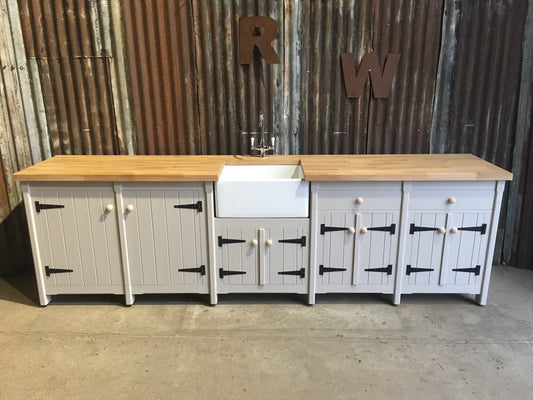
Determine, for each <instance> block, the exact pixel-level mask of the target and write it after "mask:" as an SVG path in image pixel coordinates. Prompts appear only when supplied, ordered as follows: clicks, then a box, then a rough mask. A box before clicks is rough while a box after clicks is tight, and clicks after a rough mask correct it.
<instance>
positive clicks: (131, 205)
mask: <svg viewBox="0 0 533 400" xmlns="http://www.w3.org/2000/svg"><path fill="white" fill-rule="evenodd" d="M117 192H120V193H121V204H122V207H123V209H122V210H120V213H121V219H122V224H123V227H124V233H125V234H124V241H125V243H124V247H125V253H126V256H127V265H128V270H129V276H130V282H131V290H132V294H141V293H207V292H208V265H207V243H206V240H207V237H206V220H205V209H204V208H205V192H204V187H203V185H201V184H187V183H179V184H178V183H176V184H173V183H164V184H157V183H151V184H142V183H135V184H134V183H124V184H121V185H120V189H119V190H117Z"/></svg>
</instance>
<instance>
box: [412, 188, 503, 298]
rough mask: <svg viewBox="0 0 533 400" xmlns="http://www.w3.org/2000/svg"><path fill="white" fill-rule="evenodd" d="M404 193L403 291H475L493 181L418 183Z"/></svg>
mask: <svg viewBox="0 0 533 400" xmlns="http://www.w3.org/2000/svg"><path fill="white" fill-rule="evenodd" d="M409 196H410V197H409V209H408V212H407V224H406V227H405V230H404V235H405V259H404V268H403V274H404V275H403V280H402V292H403V293H471V294H478V293H479V292H480V290H481V285H482V281H483V275H484V272H485V268H487V266H486V261H487V249H488V244H489V233H490V229H491V218H492V213H493V211H492V207H493V204H494V196H495V188H494V183H493V182H470V183H465V182H455V183H453V184H450V183H432V184H428V183H417V184H416V185H414V188H413V190H412V191H411V192H410V195H409ZM489 267H490V266H489Z"/></svg>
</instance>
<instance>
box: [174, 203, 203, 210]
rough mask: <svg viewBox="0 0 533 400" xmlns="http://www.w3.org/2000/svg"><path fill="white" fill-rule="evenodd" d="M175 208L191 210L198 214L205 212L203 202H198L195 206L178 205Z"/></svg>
mask: <svg viewBox="0 0 533 400" xmlns="http://www.w3.org/2000/svg"><path fill="white" fill-rule="evenodd" d="M174 208H190V209H192V210H197V211H198V212H202V211H203V207H202V202H201V201H197V202H196V203H194V204H176V205H175V206H174Z"/></svg>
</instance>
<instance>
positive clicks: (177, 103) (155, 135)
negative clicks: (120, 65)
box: [123, 0, 202, 154]
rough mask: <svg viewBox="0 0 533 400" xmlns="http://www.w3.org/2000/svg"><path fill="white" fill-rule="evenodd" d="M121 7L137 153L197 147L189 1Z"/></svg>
mask: <svg viewBox="0 0 533 400" xmlns="http://www.w3.org/2000/svg"><path fill="white" fill-rule="evenodd" d="M123 11H124V29H125V41H126V48H127V55H128V67H129V69H130V79H131V95H132V103H133V108H134V111H133V114H134V121H135V124H136V131H137V147H138V153H139V154H199V153H202V143H201V142H202V141H201V140H200V133H199V129H198V99H197V89H196V85H197V82H196V77H197V74H196V64H195V46H194V35H193V29H194V26H193V18H192V5H191V3H190V2H188V1H167V0H156V1H144V0H134V1H127V2H124V3H123Z"/></svg>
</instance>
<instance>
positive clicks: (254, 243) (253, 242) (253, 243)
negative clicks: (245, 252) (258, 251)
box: [251, 239, 257, 247]
mask: <svg viewBox="0 0 533 400" xmlns="http://www.w3.org/2000/svg"><path fill="white" fill-rule="evenodd" d="M251 244H252V246H254V247H255V246H257V239H254V240H252V242H251Z"/></svg>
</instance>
